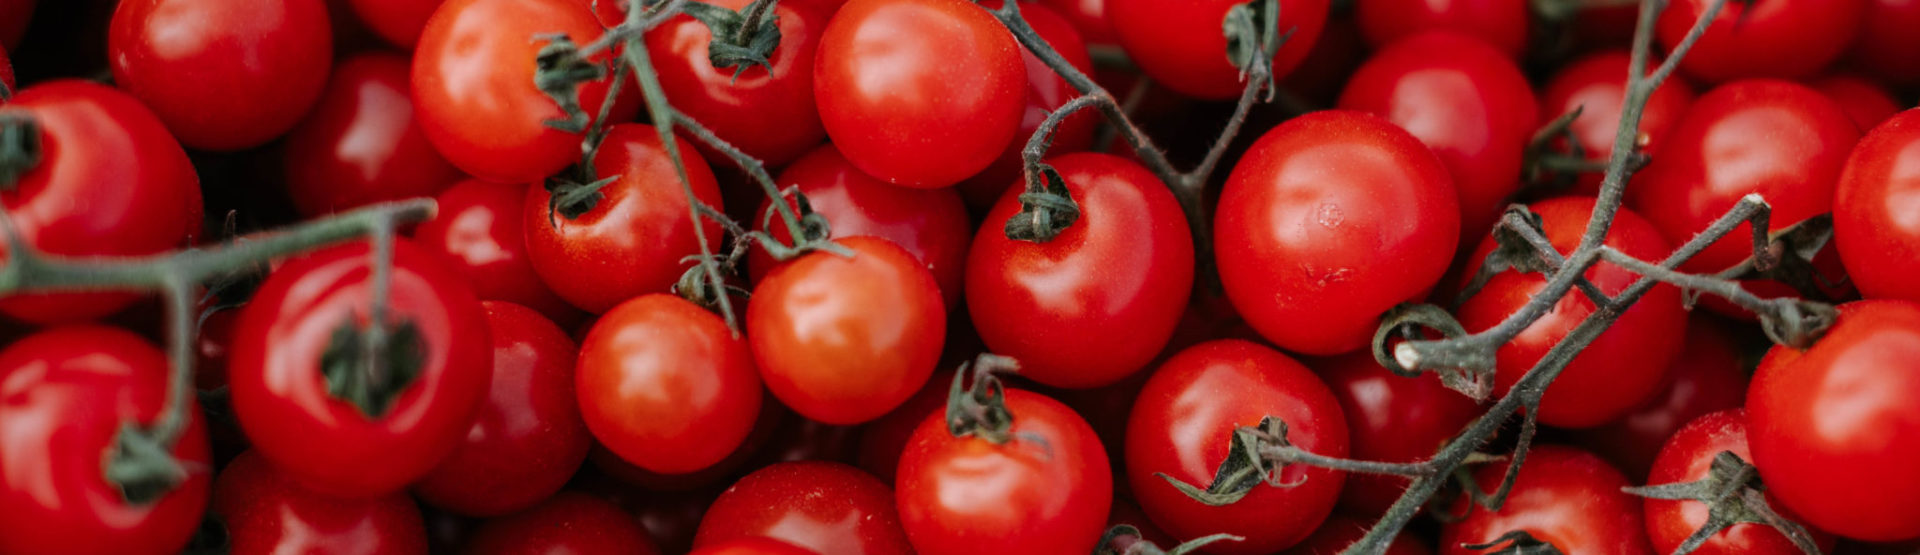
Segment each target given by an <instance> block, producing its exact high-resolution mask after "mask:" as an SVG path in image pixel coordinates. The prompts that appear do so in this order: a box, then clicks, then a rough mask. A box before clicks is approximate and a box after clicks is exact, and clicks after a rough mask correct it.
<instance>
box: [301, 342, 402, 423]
mask: <svg viewBox="0 0 1920 555" xmlns="http://www.w3.org/2000/svg"><path fill="white" fill-rule="evenodd" d="M370 335H371V334H370V333H369V330H368V329H367V328H365V327H363V326H361V325H360V323H359V322H358V321H356V320H355V319H352V318H349V319H348V320H347V321H346V322H343V323H341V324H340V326H339V327H337V328H334V330H333V336H332V338H330V339H329V340H328V342H327V348H326V350H325V351H323V352H322V353H321V355H320V372H321V375H322V376H323V377H325V378H326V380H327V394H328V395H331V396H333V398H335V399H340V400H342V401H346V402H348V403H351V404H353V406H354V407H356V408H358V409H360V413H361V414H364V415H366V416H367V417H368V418H372V419H378V418H380V417H382V416H385V415H386V414H387V411H389V410H392V409H393V402H394V401H395V400H396V399H398V398H399V397H400V394H401V393H404V392H405V391H406V390H407V387H408V386H411V385H413V382H414V380H415V379H416V378H418V377H420V373H421V371H423V370H425V367H426V344H425V341H426V339H425V338H424V337H422V336H421V334H420V328H419V327H418V326H415V325H414V324H413V322H411V321H406V320H401V321H400V322H398V323H397V324H396V325H394V326H392V331H391V332H389V333H388V334H387V336H386V337H385V340H384V341H372V340H370V339H369V336H370Z"/></svg>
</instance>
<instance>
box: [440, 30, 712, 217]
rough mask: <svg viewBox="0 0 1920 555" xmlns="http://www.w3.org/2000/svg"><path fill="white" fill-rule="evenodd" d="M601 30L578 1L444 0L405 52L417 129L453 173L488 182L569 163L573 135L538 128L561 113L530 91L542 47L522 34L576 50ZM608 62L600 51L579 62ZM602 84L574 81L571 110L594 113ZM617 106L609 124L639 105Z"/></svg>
mask: <svg viewBox="0 0 1920 555" xmlns="http://www.w3.org/2000/svg"><path fill="white" fill-rule="evenodd" d="M603 32H604V30H603V29H602V28H601V27H600V22H599V20H598V19H595V17H594V14H593V12H592V11H591V10H589V9H588V8H587V4H586V3H585V2H581V1H579V0H447V1H446V2H445V3H443V4H441V5H440V8H439V9H438V10H436V11H435V12H434V17H433V18H432V19H429V20H427V27H426V29H425V30H423V31H421V33H420V42H419V45H418V46H417V47H416V48H415V49H414V56H413V105H414V107H415V109H416V110H417V112H416V115H415V117H416V118H418V120H419V122H420V128H421V129H424V130H426V132H427V139H428V140H431V141H433V146H435V147H436V148H439V149H440V154H442V155H445V156H446V157H447V161H449V162H453V165H454V166H455V167H458V168H460V169H461V171H465V172H467V173H468V174H471V175H473V176H474V177H479V178H482V179H487V180H491V181H503V182H516V183H532V182H537V181H540V180H542V179H545V178H546V177H547V176H549V175H552V174H554V173H555V172H558V171H560V170H561V169H562V168H565V167H567V166H568V165H569V164H573V163H575V162H578V161H579V160H580V140H581V135H580V134H579V133H568V132H565V131H561V130H559V129H554V128H552V127H548V126H547V125H546V123H545V122H546V121H548V120H562V119H565V118H566V115H565V114H564V113H563V112H561V111H560V107H559V106H558V105H556V104H554V102H553V99H551V98H548V97H547V95H546V94H545V93H542V92H540V89H537V88H534V86H533V73H534V64H533V58H534V55H535V54H537V53H539V51H540V49H541V48H542V47H544V46H545V45H546V44H547V43H546V42H545V41H539V40H533V38H532V37H533V36H534V35H540V34H551V33H565V34H566V35H567V36H568V37H569V38H571V39H573V41H574V43H576V44H582V45H584V44H587V43H589V42H593V41H594V40H596V39H599V38H600V35H601V33H603ZM611 58H612V53H611V52H601V53H600V54H598V55H596V56H594V57H592V58H589V61H593V62H600V63H605V62H607V61H608V60H609V59H611ZM476 60H487V61H488V62H487V63H475V61H476ZM612 80H613V77H612V72H609V73H608V76H607V77H606V78H603V79H600V80H597V81H591V82H588V83H584V84H582V85H581V86H580V91H579V92H580V107H581V109H583V110H586V113H587V114H589V115H598V114H599V113H600V105H601V103H602V102H603V101H605V100H606V98H607V86H608V85H609V84H610V83H611V82H612ZM625 90H632V88H631V87H627V88H625ZM625 104H626V103H616V104H615V107H616V108H617V109H616V110H614V114H613V117H612V119H611V121H614V122H621V121H627V120H630V119H633V114H634V111H636V110H637V109H638V108H639V106H638V105H637V104H635V105H633V106H625ZM689 169H691V168H689ZM607 175H613V174H607Z"/></svg>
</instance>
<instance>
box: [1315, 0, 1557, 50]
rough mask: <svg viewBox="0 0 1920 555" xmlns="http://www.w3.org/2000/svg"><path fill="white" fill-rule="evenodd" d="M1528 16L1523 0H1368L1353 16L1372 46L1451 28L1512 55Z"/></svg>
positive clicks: (1521, 44) (1522, 43)
mask: <svg viewBox="0 0 1920 555" xmlns="http://www.w3.org/2000/svg"><path fill="white" fill-rule="evenodd" d="M1283 13H1284V12H1283ZM1283 17H1284V16H1283ZM1529 17H1531V13H1530V12H1529V11H1528V7H1527V2H1526V0H1471V1H1467V2H1428V1H1426V0H1368V1H1367V2H1356V3H1355V5H1354V19H1356V20H1358V21H1359V22H1360V31H1361V32H1362V33H1365V34H1366V36H1367V42H1369V43H1372V44H1373V45H1374V46H1375V47H1381V46H1386V45H1388V44H1392V43H1393V41H1396V40H1399V39H1401V38H1403V37H1406V36H1409V35H1414V34H1419V33H1421V32H1424V31H1453V32H1457V33H1460V34H1463V35H1469V36H1472V37H1474V38H1477V39H1480V40H1483V41H1486V43H1487V44H1489V45H1492V46H1493V47H1494V48H1497V49H1499V50H1500V52H1502V53H1504V54H1506V55H1507V57H1509V58H1514V59H1519V58H1521V57H1522V56H1521V54H1523V52H1522V50H1523V49H1525V48H1526V47H1527V32H1528V29H1527V19H1528V18H1529Z"/></svg>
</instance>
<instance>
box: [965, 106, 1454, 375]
mask: <svg viewBox="0 0 1920 555" xmlns="http://www.w3.org/2000/svg"><path fill="white" fill-rule="evenodd" d="M1450 182H1451V180H1450V179H1448V177H1447V170H1446V167H1445V166H1443V165H1442V164H1441V162H1440V160H1438V159H1436V158H1435V157H1434V156H1433V155H1432V154H1430V153H1429V152H1428V151H1427V149H1426V148H1425V147H1423V146H1421V144H1420V141H1419V140H1417V139H1415V138H1414V137H1413V136H1411V135H1408V134H1407V132H1405V131H1402V130H1400V129H1399V128H1397V127H1394V125H1393V124H1392V123H1389V122H1388V121H1387V120H1384V119H1380V118H1377V117H1374V116H1372V115H1369V114H1365V113H1361V112H1353V111H1345V110H1339V111H1324V112H1315V113H1312V114H1307V115H1305V116H1301V117H1298V118H1294V119H1291V120H1288V121H1287V122H1286V123H1283V124H1280V126H1279V127H1275V128H1273V130H1271V131H1268V132H1267V133H1266V134H1265V135H1262V136H1261V137H1260V140H1259V142H1256V143H1254V145H1253V147H1252V148H1250V149H1248V150H1247V154H1246V155H1245V156H1244V157H1242V158H1241V159H1240V163H1239V164H1238V165H1236V166H1234V168H1233V174H1232V175H1231V176H1229V177H1228V178H1227V186H1226V188H1225V189H1223V190H1221V192H1220V206H1219V208H1218V210H1219V213H1218V214H1216V215H1215V216H1214V221H1213V234H1214V247H1213V250H1214V258H1215V259H1217V260H1218V261H1219V264H1220V281H1221V283H1222V284H1223V285H1225V286H1226V291H1227V298H1228V299H1231V300H1232V301H1233V306H1234V308H1236V309H1238V310H1239V312H1240V315H1241V316H1244V317H1246V319H1247V323H1249V324H1252V325H1253V327H1254V329H1257V330H1260V335H1262V336H1265V337H1266V338H1267V339H1269V340H1271V341H1273V342H1274V344H1275V345H1279V346H1280V347H1281V348H1284V349H1288V350H1291V351H1295V352H1302V353H1309V354H1316V355H1333V354H1339V353H1344V352H1349V351H1353V350H1355V349H1359V348H1361V347H1362V346H1364V345H1366V344H1367V343H1368V342H1369V341H1372V340H1373V332H1374V329H1375V328H1376V327H1378V323H1379V321H1380V314H1382V313H1384V312H1386V311H1387V310H1389V309H1392V308H1393V307H1394V305H1397V304H1400V303H1402V302H1406V301H1408V300H1412V299H1417V298H1420V297H1424V296H1426V293H1427V290H1428V289H1431V288H1432V287H1433V284H1434V282H1437V281H1439V280H1440V277H1441V276H1443V275H1445V274H1446V272H1447V265H1448V264H1449V263H1450V262H1452V260H1453V254H1454V248H1455V245H1456V241H1457V240H1458V238H1459V236H1460V216H1459V214H1460V209H1459V205H1458V204H1457V203H1456V202H1457V201H1456V199H1455V196H1454V190H1453V187H1452V185H1450ZM976 319H978V318H977V317H976Z"/></svg>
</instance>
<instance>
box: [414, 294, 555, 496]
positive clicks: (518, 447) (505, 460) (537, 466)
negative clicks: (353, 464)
mask: <svg viewBox="0 0 1920 555" xmlns="http://www.w3.org/2000/svg"><path fill="white" fill-rule="evenodd" d="M482 306H483V307H485V309H486V311H487V329H488V330H490V332H491V334H492V345H493V380H492V381H491V382H490V385H488V393H487V400H486V403H485V404H483V405H481V407H480V412H479V413H478V414H475V415H474V418H473V425H472V427H471V428H469V429H468V430H467V435H466V437H465V438H464V439H462V440H461V442H460V446H459V447H456V448H454V450H453V453H452V454H449V455H447V457H446V458H444V459H441V460H440V464H439V465H438V466H436V467H434V469H433V471H432V472H429V473H428V474H427V476H426V477H425V478H423V479H421V480H420V482H419V483H416V484H414V493H416V494H418V495H419V496H420V498H421V499H423V500H425V501H426V502H428V503H431V504H433V505H434V506H436V507H440V508H443V509H447V510H450V511H453V512H456V513H460V514H463V515H467V516H499V515H504V514H507V513H511V512H514V511H518V510H521V509H525V508H528V507H532V506H533V505H534V504H536V503H539V502H540V500H542V499H546V498H547V497H550V496H552V495H553V493H554V492H556V491H559V490H560V486H562V485H565V484H566V482H567V479H568V478H571V477H573V474H574V471H575V470H578V469H579V468H580V463H581V462H584V461H586V460H587V448H588V447H590V446H592V444H593V436H592V434H589V433H588V432H587V424H586V422H585V421H583V420H581V417H580V405H579V401H578V400H576V398H575V396H574V389H573V388H574V359H575V358H576V356H575V355H576V353H577V352H578V349H576V348H575V346H574V344H573V340H572V339H569V338H568V337H567V334H566V332H563V331H560V326H556V325H554V324H553V322H552V321H549V320H547V319H546V317H543V316H541V315H540V313H538V312H534V311H533V309H531V308H527V307H524V306H520V305H516V304H512V303H504V302H498V301H488V302H485V303H482Z"/></svg>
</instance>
